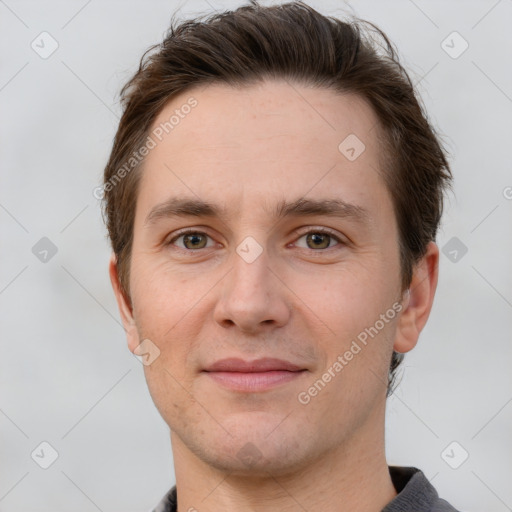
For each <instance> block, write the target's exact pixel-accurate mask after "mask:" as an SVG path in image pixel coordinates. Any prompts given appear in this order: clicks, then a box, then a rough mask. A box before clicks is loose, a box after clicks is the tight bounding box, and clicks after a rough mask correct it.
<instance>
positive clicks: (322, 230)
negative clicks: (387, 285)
mask: <svg viewBox="0 0 512 512" xmlns="http://www.w3.org/2000/svg"><path fill="white" fill-rule="evenodd" d="M191 234H193V235H205V236H207V237H208V238H210V239H212V237H211V236H210V235H208V233H205V232H204V231H199V230H197V229H187V230H185V231H181V232H179V233H178V234H177V235H176V236H174V237H173V238H172V239H171V240H169V242H167V243H166V245H173V244H174V242H176V240H178V239H179V238H181V237H183V236H186V235H191ZM309 234H322V235H328V236H330V237H331V238H332V239H334V240H335V241H336V242H338V243H337V244H335V245H334V246H332V247H326V248H325V249H316V250H315V249H309V250H310V251H312V252H315V253H319V252H325V251H326V250H328V249H333V248H334V247H336V246H338V245H340V246H344V245H347V242H345V241H343V240H341V238H340V237H339V236H337V235H336V234H335V233H334V232H332V231H331V230H329V229H327V228H317V229H309V230H308V231H304V232H302V233H300V234H299V237H298V238H297V240H299V239H301V238H302V237H303V236H306V235H309ZM212 240H213V239H212ZM176 248H177V249H178V250H180V251H184V252H187V253H191V252H199V251H200V250H201V249H184V248H182V247H176ZM202 249H211V247H203V248H202ZM300 249H306V250H307V248H304V247H300Z"/></svg>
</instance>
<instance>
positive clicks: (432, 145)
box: [103, 0, 451, 395]
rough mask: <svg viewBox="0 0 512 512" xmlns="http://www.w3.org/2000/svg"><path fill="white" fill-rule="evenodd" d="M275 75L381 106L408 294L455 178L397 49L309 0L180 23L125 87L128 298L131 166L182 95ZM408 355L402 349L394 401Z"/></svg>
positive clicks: (109, 207) (116, 217)
mask: <svg viewBox="0 0 512 512" xmlns="http://www.w3.org/2000/svg"><path fill="white" fill-rule="evenodd" d="M154 50H157V51H156V52H155V51H154ZM272 78H281V79H286V80H290V81H293V82H296V83H301V84H305V85H308V86H312V87H323V88H326V89H330V90H334V91H337V92H340V93H355V94H357V95H359V96H360V97H362V98H364V99H365V100H367V101H368V102H369V104H370V105H371V106H372V107H373V109H374V111H375V113H376V114H377V117H378V119H379V122H380V125H381V126H380V129H381V131H382V133H383V134H384V143H385V148H386V151H385V158H384V160H385V162H386V164H385V165H383V167H384V169H382V171H383V176H384V179H385V181H386V185H387V187H388V189H389V192H390V194H391V197H392V200H393V205H394V210H395V215H396V219H397V224H398V230H399V242H400V262H401V268H402V287H403V289H404V290H405V289H406V288H407V287H408V286H409V284H410V281H411V278H412V269H413V266H414V264H415V262H417V261H418V260H419V259H420V258H421V257H422V256H423V255H424V254H425V250H426V247H427V244H428V243H429V242H430V241H432V240H435V236H436V232H437V229H438V225H439V222H440V219H441V214H442V209H443V193H444V190H445V188H446V187H447V186H449V183H450V180H451V172H450V168H449V165H448V163H447V159H446V156H445V151H444V149H443V147H442V144H441V142H440V141H439V139H438V136H436V133H435V131H434V129H433V127H432V126H431V124H430V123H429V121H428V118H427V115H426V113H425V111H424V109H423V108H422V106H421V104H420V100H419V98H417V97H416V94H415V91H414V87H413V84H412V81H411V79H410V78H409V76H408V74H407V72H406V71H405V69H404V68H403V66H402V65H401V64H400V62H399V58H398V56H397V52H396V50H395V48H394V46H393V45H392V43H391V42H390V41H389V39H388V38H387V36H386V35H385V34H384V33H383V32H382V31H381V30H380V29H379V28H378V27H376V26H375V25H374V24H372V23H370V22H367V21H363V20H359V19H353V20H350V21H347V22H345V21H341V20H339V19H336V18H334V17H327V16H324V15H322V14H320V13H318V12H317V11H316V10H314V9H313V8H311V7H310V6H308V5H307V4H305V3H304V2H302V1H295V2H290V3H285V4H282V5H274V6H270V7H263V6H259V5H257V2H256V0H252V1H251V4H250V5H244V6H242V7H239V8H238V9H237V10H235V11H227V12H224V13H220V14H214V15H210V16H209V17H208V18H207V19H205V20H203V21H201V20H200V19H199V18H197V19H193V20H187V21H184V22H182V23H180V24H178V22H177V21H175V19H174V18H173V20H172V21H171V26H170V28H169V31H168V33H167V34H166V37H165V38H164V40H163V42H162V43H161V44H157V45H154V46H152V47H151V48H149V49H148V50H147V51H146V53H145V54H144V55H143V56H142V58H141V61H140V65H139V69H138V71H137V72H136V73H135V75H134V76H133V77H132V78H131V79H130V80H129V82H128V83H126V84H125V86H124V87H123V89H122V90H121V104H122V106H123V115H122V118H121V121H120V123H119V128H118V130H117V133H116V136H115V139H114V143H113V148H112V152H111V155H110V158H109V161H108V163H107V165H106V167H105V172H104V184H103V193H104V195H103V207H104V217H105V221H106V224H107V228H108V232H109V236H110V240H111V242H112V248H113V251H114V253H115V254H116V256H117V268H118V272H119V278H120V283H121V287H122V289H123V292H124V293H125V295H126V297H127V298H128V299H129V295H130V290H129V271H130V253H131V247H132V240H133V224H134V217H135V204H136V200H137V191H138V182H139V177H140V172H141V165H142V163H143V160H140V161H138V160H133V164H132V165H131V167H128V168H127V167H126V162H128V161H130V158H132V155H133V152H134V151H135V150H137V148H140V147H141V146H143V144H144V141H145V140H146V139H147V136H148V133H149V130H150V128H151V125H152V123H153V121H154V120H155V118H156V117H157V115H158V114H159V113H160V112H161V110H162V109H163V107H164V106H165V105H166V104H167V103H168V102H169V101H170V100H171V99H172V98H173V97H174V96H176V95H177V94H178V93H182V92H184V91H186V90H187V89H190V88H192V87H193V86H197V85H201V84H204V85H207V84H210V83H224V84H227V85H231V86H238V87H243V86H247V85H250V84H252V83H255V82H258V81H263V80H265V79H272ZM120 169H124V172H122V173H120ZM402 358H403V354H399V353H397V352H393V357H392V361H391V364H390V372H389V384H388V395H389V394H390V393H391V392H392V385H393V382H394V377H395V371H396V368H397V367H398V365H399V364H400V362H401V360H402Z"/></svg>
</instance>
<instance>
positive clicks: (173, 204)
mask: <svg viewBox="0 0 512 512" xmlns="http://www.w3.org/2000/svg"><path fill="white" fill-rule="evenodd" d="M267 211H269V209H268V208H267ZM270 211H271V213H272V217H273V218H274V219H276V220H280V219H283V218H286V217H294V216H295V217H303V216H304V217H307V216H314V215H325V216H329V217H340V218H349V219H352V220H355V221H357V222H361V223H362V222H365V221H368V219H369V215H368V212H367V211H366V210H365V209H364V208H362V207H361V206H358V205H355V204H351V203H347V202H345V201H343V200H342V199H305V198H303V197H301V198H299V199H297V200H295V201H292V202H287V201H285V200H282V201H280V202H279V203H278V204H277V205H276V206H275V207H274V208H273V209H270ZM226 216H227V210H226V208H225V207H221V206H218V205H215V204H212V203H209V202H207V201H203V200H200V199H187V198H178V197H171V198H169V199H168V200H166V201H165V202H163V203H160V204H158V205H156V206H155V207H154V208H152V209H151V211H150V212H149V214H148V215H147V217H146V220H145V221H144V225H145V226H149V225H151V224H155V223H156V222H158V221H159V220H160V219H164V218H171V217H209V218H215V217H217V218H222V217H226Z"/></svg>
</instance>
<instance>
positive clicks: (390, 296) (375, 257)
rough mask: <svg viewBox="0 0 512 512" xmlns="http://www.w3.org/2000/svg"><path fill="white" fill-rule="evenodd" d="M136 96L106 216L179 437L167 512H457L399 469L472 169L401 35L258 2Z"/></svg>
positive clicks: (157, 67) (152, 68)
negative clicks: (402, 405) (444, 130)
mask: <svg viewBox="0 0 512 512" xmlns="http://www.w3.org/2000/svg"><path fill="white" fill-rule="evenodd" d="M368 26H370V27H371V28H372V30H373V31H374V32H375V33H376V34H379V35H380V37H381V38H382V40H383V41H384V42H385V44H384V46H383V49H384V52H379V51H378V50H377V49H376V44H375V43H374V42H372V41H373V40H372V39H371V38H370V37H368V36H366V35H365V33H364V30H363V29H364V28H365V27H368ZM122 98H123V105H124V113H123V117H122V119H121V122H120V125H119V129H118V132H117V135H116V138H115V140H114V145H113V149H112V154H111V156H110V160H109V162H108V164H107V167H106V169H105V181H104V191H105V197H104V201H105V203H104V207H105V216H106V221H107V226H108V229H109V235H110V238H111V241H112V246H113V256H112V259H111V262H110V276H111V280H112V284H113V288H114V291H115V295H116V298H117V301H118V305H119V309H120V313H121V317H122V320H123V324H124V327H125V329H126V334H127V339H128V346H129V348H130V350H131V351H132V352H134V353H135V354H138V355H142V357H143V362H144V371H145V376H146V380H147V383H148V386H149V390H150V393H151V396H152V398H153V400H154V402H155V405H156V407H157V408H158V410H159V412H160V414H161V415H162V417H163V419H164V420H165V421H166V423H167V424H168V425H169V428H170V437H171V443H172V448H173V456H174V465H175V474H176V486H175V487H173V488H172V489H171V490H170V491H169V493H168V494H167V495H166V496H165V497H164V498H163V499H162V501H161V502H160V504H159V505H158V506H157V508H156V509H155V510H157V511H173V510H178V512H185V511H196V510H197V511H199V512H203V511H205V512H206V511H235V510H237V511H240V510H243V511H246V510H251V511H279V512H283V511H299V510H301V511H302V510H307V511H310V512H314V511H320V510H321V511H322V512H329V511H333V512H334V511H337V512H346V511H359V512H370V511H379V510H384V511H386V512H392V511H404V510H408V511H409V510H414V511H427V510H428V511H453V510H455V509H454V508H453V507H451V506H450V505H449V504H448V503H447V502H446V501H444V500H442V499H440V498H439V497H438V495H437V493H436V491H435V489H434V488H433V487H432V485H431V484H430V483H429V482H428V480H427V479H426V477H425V475H424V474H423V473H422V472H421V471H420V470H418V469H416V468H400V467H390V466H388V465H387V462H386V457H385V450H384V419H385V405H386V397H387V395H388V394H389V393H391V391H392V384H393V378H394V374H395V371H396V367H397V366H398V364H399V363H400V360H401V358H402V357H403V354H404V353H405V352H408V351H409V350H411V349H412V348H413V347H414V346H415V344H416V343H417V341H418V336H419V334H420V331H421V330H422V328H423V327H424V325H425V323H426V321H427V318H428V316H429V313H430V310H431V306H432V301H433V298H434V293H435V289H436V284H437V276H438V259H439V251H438V248H437V246H436V244H435V242H434V241H435V235H436V231H437V227H438V224H439V221H440V217H441V212H442V202H443V190H444V189H445V187H446V186H448V185H449V182H450V178H451V174H450V169H449V166H448V163H447V161H446V157H445V153H444V150H443V148H442V146H441V144H440V143H439V141H438V139H437V137H436V135H435V132H434V130H433V129H432V127H431V126H430V125H429V123H428V121H427V120H426V117H425V115H424V113H423V111H422V109H421V107H420V106H419V104H418V101H417V99H416V97H415V94H414V90H413V87H412V85H411V82H410V80H409V78H408V76H407V74H406V72H405V71H404V69H403V68H402V67H401V65H400V64H399V63H398V60H397V58H396V56H395V54H394V52H393V49H392V46H391V44H390V43H389V41H388V40H387V38H386V36H385V35H384V34H382V33H381V32H380V31H379V30H378V29H377V28H376V27H374V26H372V25H369V24H368V25H365V24H364V23H363V22H351V23H346V22H342V21H339V20H335V19H330V18H326V17H324V16H322V15H321V14H319V13H318V12H316V11H315V10H313V9H312V8H310V7H308V6H307V5H306V4H304V3H302V2H294V3H288V4H284V5H280V6H273V7H260V6H258V5H255V4H254V3H253V4H251V5H248V6H244V7H241V8H239V9H238V10H236V11H234V12H226V13H223V14H219V15H215V16H212V17H210V18H209V19H208V20H206V21H202V22H200V21H198V20H191V21H189V22H185V23H183V24H181V25H178V26H173V27H171V30H170V31H169V33H168V35H167V37H166V38H165V40H164V42H163V43H162V44H161V45H160V46H159V47H158V48H157V51H156V52H153V53H152V54H151V55H149V56H145V57H143V59H142V61H141V65H140V68H139V70H138V72H137V73H136V75H135V76H134V77H133V78H132V79H131V80H130V82H129V83H128V84H127V85H126V86H125V87H124V89H123V91H122Z"/></svg>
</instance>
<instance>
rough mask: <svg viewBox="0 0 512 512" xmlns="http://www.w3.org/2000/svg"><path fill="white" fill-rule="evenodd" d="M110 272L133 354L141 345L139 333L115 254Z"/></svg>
mask: <svg viewBox="0 0 512 512" xmlns="http://www.w3.org/2000/svg"><path fill="white" fill-rule="evenodd" d="M108 271H109V274H110V282H111V283H112V288H113V290H114V295H115V296H116V301H117V307H118V308H119V313H120V315H121V321H122V322H123V327H124V330H125V332H126V339H127V341H128V348H129V349H130V351H131V352H133V351H134V350H135V349H136V348H137V347H138V346H139V344H140V341H139V333H138V332H137V326H136V324H135V320H134V318H133V308H132V305H131V303H130V300H129V299H128V298H127V297H126V295H125V293H124V292H123V290H122V288H121V282H120V281H119V274H118V271H117V258H116V255H115V254H114V253H112V255H111V256H110V262H109V266H108Z"/></svg>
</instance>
